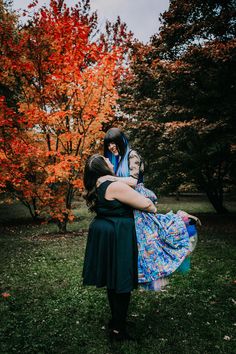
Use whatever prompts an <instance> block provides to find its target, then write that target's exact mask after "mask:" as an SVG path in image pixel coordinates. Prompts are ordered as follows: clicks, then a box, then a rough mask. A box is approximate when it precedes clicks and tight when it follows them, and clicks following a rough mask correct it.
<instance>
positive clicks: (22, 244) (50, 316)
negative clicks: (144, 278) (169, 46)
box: [0, 201, 236, 354]
mask: <svg viewBox="0 0 236 354" xmlns="http://www.w3.org/2000/svg"><path fill="white" fill-rule="evenodd" d="M186 203H187V202H185V203H184V202H183V205H182V206H181V208H183V209H186V210H188V211H191V212H193V211H194V212H195V211H196V213H197V214H198V215H199V216H201V219H202V222H203V224H204V225H203V227H202V229H201V231H200V240H199V243H198V247H197V249H196V251H195V253H194V255H193V257H192V269H191V272H190V273H189V275H188V276H181V275H178V274H176V275H174V276H173V277H172V278H171V281H170V285H169V286H168V287H167V288H166V289H165V290H164V291H162V292H159V293H155V292H142V291H140V290H136V291H134V292H133V296H132V301H131V305H130V310H129V320H130V321H131V322H133V325H132V326H131V327H130V333H131V334H132V335H133V336H135V337H136V338H138V341H137V342H134V343H123V344H116V345H115V346H111V345H110V343H109V340H108V337H107V329H106V324H107V321H108V319H109V308H108V304H107V301H106V293H105V290H104V289H94V288H92V287H83V286H82V285H81V282H82V281H81V271H82V265H83V256H84V249H85V244H86V232H85V231H83V232H81V229H84V230H85V229H86V228H87V227H88V223H89V219H90V218H91V216H89V214H88V213H87V211H86V209H85V208H84V206H83V207H82V208H81V210H78V217H79V218H80V219H79V220H78V221H77V222H75V223H73V224H71V225H70V231H72V232H71V233H68V234H66V235H65V236H63V237H62V236H58V235H57V229H56V227H55V226H54V225H53V224H50V225H36V224H35V225H33V224H30V223H29V222H28V221H29V220H28V216H27V215H25V214H24V213H23V212H22V208H21V207H20V206H19V205H16V206H14V207H13V206H12V207H9V208H8V209H7V212H6V209H4V210H5V211H4V212H2V214H1V215H2V218H3V219H2V220H3V221H4V222H5V225H4V226H3V227H2V228H1V235H0V252H1V253H0V267H1V277H0V294H1V293H4V292H6V293H9V294H10V296H9V297H8V298H4V297H3V296H0V354H10V353H24V354H25V353H30V354H31V353H37V354H44V353H65V354H69V353H73V354H77V353H78V354H80V353H81V354H83V353H84V354H87V353H88V354H89V353H96V354H111V353H112V354H113V353H114V354H131V353H132V354H137V353H139V354H152V353H153V354H154V353H155V354H156V353H161V354H162V353H173V354H177V353H180V354H184V353H191V354H192V353H201V354H206V353H230V354H231V353H235V352H236V241H235V240H236V235H235V230H236V215H235V214H231V215H227V216H224V217H218V216H217V215H215V214H213V213H210V212H209V210H206V209H205V208H206V204H204V203H205V202H204V203H202V204H201V203H200V201H198V202H197V203H198V204H197V205H196V203H195V202H193V201H190V202H189V205H187V204H186ZM169 205H170V203H167V204H166V206H168V208H169ZM190 206H191V207H192V209H191V210H189V209H190ZM176 207H177V209H178V204H177V203H174V202H173V204H171V208H172V209H173V210H176ZM14 208H15V209H14ZM17 208H18V211H16V210H17ZM13 209H14V210H13ZM164 209H165V204H164V203H163V211H164ZM0 211H3V208H2V207H0ZM203 211H204V212H205V213H203ZM206 211H207V212H208V213H206ZM4 213H5V214H4ZM19 219H20V220H19ZM17 220H18V221H19V222H18V223H17ZM6 221H8V222H6ZM10 221H14V222H12V223H10Z"/></svg>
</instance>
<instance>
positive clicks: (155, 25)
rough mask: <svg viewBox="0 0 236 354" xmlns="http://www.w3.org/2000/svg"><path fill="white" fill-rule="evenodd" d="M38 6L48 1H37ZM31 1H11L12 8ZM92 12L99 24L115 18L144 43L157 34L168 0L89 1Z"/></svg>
mask: <svg viewBox="0 0 236 354" xmlns="http://www.w3.org/2000/svg"><path fill="white" fill-rule="evenodd" d="M38 2H39V5H44V4H47V3H49V0H39V1H38ZM65 2H66V4H67V5H68V6H72V5H74V4H76V2H77V1H76V0H65ZM30 3H31V0H13V8H14V9H19V8H26V7H27V5H28V4H30ZM90 4H91V8H92V10H97V11H98V18H99V23H101V24H102V25H103V24H104V23H105V21H106V19H108V20H110V21H114V20H115V19H116V18H117V16H120V17H121V20H122V21H123V22H126V24H127V26H128V29H129V30H131V31H132V32H133V33H134V36H135V37H136V38H137V39H139V40H140V41H142V42H144V43H146V42H148V41H149V39H150V37H151V36H152V35H153V34H154V33H157V32H158V29H159V25H160V22H159V16H160V14H161V13H163V12H164V11H165V10H167V9H168V5H169V0H90Z"/></svg>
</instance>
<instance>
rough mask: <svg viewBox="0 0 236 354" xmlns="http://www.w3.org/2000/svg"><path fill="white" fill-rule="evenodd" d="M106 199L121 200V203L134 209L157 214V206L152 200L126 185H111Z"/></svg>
mask: <svg viewBox="0 0 236 354" xmlns="http://www.w3.org/2000/svg"><path fill="white" fill-rule="evenodd" d="M105 197H106V199H109V200H113V199H116V200H119V201H120V202H121V203H124V204H127V205H129V206H131V207H132V208H134V209H139V210H144V211H147V212H149V213H156V212H157V208H156V206H155V205H154V204H153V202H152V201H151V200H150V199H148V198H146V197H144V196H143V195H141V194H140V193H138V192H136V191H135V190H133V189H132V188H131V187H129V186H128V185H126V184H125V183H121V182H115V183H111V184H110V185H109V186H108V188H107V190H106V195H105Z"/></svg>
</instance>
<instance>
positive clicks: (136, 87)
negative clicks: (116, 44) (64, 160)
mask: <svg viewBox="0 0 236 354" xmlns="http://www.w3.org/2000/svg"><path fill="white" fill-rule="evenodd" d="M235 9H236V8H235V2H234V1H212V0H211V1H210V0H209V1H200V0H199V1H188V2H187V3H186V2H184V1H181V0H174V1H171V2H170V7H169V10H168V11H167V12H165V13H164V14H163V16H162V27H161V31H160V33H159V34H157V35H154V36H153V37H152V39H151V43H150V44H149V45H142V44H139V43H138V44H136V45H134V46H133V57H132V71H133V77H132V78H131V80H130V82H129V85H127V84H124V86H123V87H122V90H121V92H122V100H121V105H122V107H123V109H124V111H125V112H126V113H129V114H130V115H131V116H132V117H135V118H136V119H137V120H138V122H140V124H141V125H143V123H142V122H143V121H149V122H150V121H151V122H152V124H150V123H149V124H148V126H149V131H147V130H146V129H144V130H143V134H145V147H144V149H143V152H144V155H145V157H147V155H148V153H149V151H152V161H150V164H149V166H148V168H149V171H150V172H151V173H149V176H151V178H150V180H149V182H150V183H151V184H152V185H154V186H155V187H157V188H158V187H159V186H160V185H162V186H163V184H162V181H163V176H164V178H165V183H164V185H165V186H166V187H168V188H169V189H172V190H174V189H175V190H176V189H177V187H178V185H180V183H182V182H183V181H187V182H188V183H192V182H193V183H194V184H196V185H197V187H198V188H200V189H201V190H202V191H205V192H206V194H207V196H208V198H209V200H210V201H211V203H212V204H213V206H214V207H215V209H216V210H217V211H218V212H225V211H226V209H225V207H224V205H223V191H224V188H225V187H226V186H227V184H229V185H230V184H231V185H232V184H234V183H235V179H234V177H233V176H234V172H235V149H234V147H235V123H234V112H235V109H236V106H235V105H236V103H235V99H234V97H235V95H236V86H235V81H236V80H235V79H236V76H235V75H236V74H235V73H236V71H235V62H236V39H235V29H236V28H235V26H236V10H235ZM167 123H168V124H167ZM150 127H153V130H152V133H151V132H150ZM160 129H162V130H163V134H161V135H159V137H158V138H157V139H154V140H153V135H155V133H154V132H155V131H160ZM143 141H144V139H143V137H142V136H140V142H138V141H137V142H138V143H140V144H141V145H142V142H143ZM154 141H155V142H154ZM154 144H155V146H153V145H154ZM161 151H162V152H161ZM155 152H156V153H155ZM154 154H155V155H154ZM149 160H150V159H149ZM171 176H172V177H171ZM167 177H168V178H167Z"/></svg>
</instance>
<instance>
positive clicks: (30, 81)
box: [0, 0, 122, 226]
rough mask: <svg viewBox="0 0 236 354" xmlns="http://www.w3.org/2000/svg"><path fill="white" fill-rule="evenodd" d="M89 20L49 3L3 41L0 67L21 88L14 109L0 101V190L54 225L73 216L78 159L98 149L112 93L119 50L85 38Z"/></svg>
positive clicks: (79, 172)
mask: <svg viewBox="0 0 236 354" xmlns="http://www.w3.org/2000/svg"><path fill="white" fill-rule="evenodd" d="M95 25H96V17H95V16H94V15H93V14H92V15H89V14H84V13H83V12H82V11H81V9H78V8H74V9H69V8H67V6H66V5H64V6H63V7H61V6H60V1H55V0H54V1H52V0H51V2H50V6H49V7H48V8H46V7H43V8H41V9H40V10H39V11H38V12H36V13H35V14H34V16H33V18H32V22H31V23H30V24H29V25H28V26H26V27H25V28H24V29H22V31H21V32H20V33H19V38H18V41H17V43H14V44H13V43H11V51H13V53H14V55H13V56H12V57H10V56H8V61H6V64H5V67H6V69H7V70H8V75H9V70H10V67H11V74H13V76H14V77H19V78H20V82H21V88H22V90H21V98H20V100H19V102H18V109H17V111H14V110H12V109H10V108H8V107H7V105H6V103H5V101H4V99H2V100H1V101H0V105H1V107H0V109H1V114H0V124H1V126H2V127H4V128H3V129H2V131H1V132H2V133H1V137H0V138H1V140H0V143H1V145H0V147H1V149H0V164H1V169H2V170H3V171H4V173H3V177H4V178H3V179H2V182H1V187H2V188H3V187H7V186H10V187H11V188H12V189H13V190H14V191H15V192H18V194H17V193H16V194H17V196H18V197H19V198H20V199H22V200H24V201H27V203H29V204H30V203H32V198H33V199H35V200H36V202H37V207H36V209H37V211H39V212H40V213H41V214H42V215H45V213H46V214H49V215H50V216H51V217H52V218H53V219H55V220H56V221H57V222H58V224H59V226H60V225H61V223H66V222H67V221H68V220H72V219H73V215H72V213H71V202H72V198H73V196H74V194H75V192H76V190H77V191H78V190H79V191H80V190H81V189H82V188H83V183H82V171H83V166H84V161H85V159H86V158H87V156H88V155H90V154H92V153H94V151H97V150H98V149H99V148H100V144H101V140H102V138H103V131H102V128H103V124H104V123H107V122H108V121H109V120H111V119H113V116H114V108H115V105H116V100H117V97H118V96H117V91H116V87H115V80H116V79H117V77H118V76H119V74H120V72H121V67H119V66H118V65H117V63H118V61H119V62H120V60H121V55H122V53H121V49H119V48H118V47H116V46H113V48H112V50H109V51H108V50H106V46H104V38H103V41H102V42H99V40H95V39H92V36H91V34H92V28H93V27H94V26H95ZM16 56H17V60H13V59H12V58H14V57H16ZM16 112H17V113H16Z"/></svg>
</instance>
